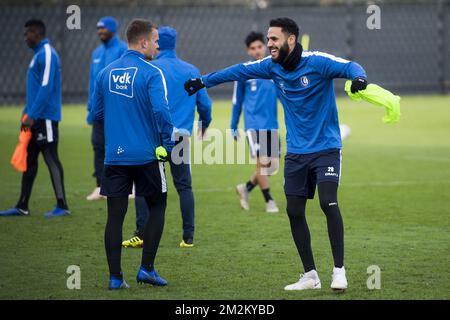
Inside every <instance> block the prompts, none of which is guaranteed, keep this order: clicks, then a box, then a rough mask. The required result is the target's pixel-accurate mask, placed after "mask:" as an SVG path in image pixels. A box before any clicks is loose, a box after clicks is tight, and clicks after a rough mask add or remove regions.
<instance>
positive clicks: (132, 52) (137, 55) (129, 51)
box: [124, 49, 145, 59]
mask: <svg viewBox="0 0 450 320" xmlns="http://www.w3.org/2000/svg"><path fill="white" fill-rule="evenodd" d="M125 55H127V56H128V55H132V56H136V57H138V58H141V59H145V56H144V54H142V53H140V52H138V51H136V50H130V49H128V50H127V51H125V53H124V56H125Z"/></svg>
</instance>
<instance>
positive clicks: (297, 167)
mask: <svg viewBox="0 0 450 320" xmlns="http://www.w3.org/2000/svg"><path fill="white" fill-rule="evenodd" d="M340 177H341V150H340V149H328V150H323V151H319V152H315V153H310V154H294V153H288V154H286V156H285V157H284V193H285V194H286V195H287V196H300V197H305V198H308V199H313V198H314V193H315V192H316V185H317V184H318V183H321V182H325V181H331V182H336V183H339V179H340Z"/></svg>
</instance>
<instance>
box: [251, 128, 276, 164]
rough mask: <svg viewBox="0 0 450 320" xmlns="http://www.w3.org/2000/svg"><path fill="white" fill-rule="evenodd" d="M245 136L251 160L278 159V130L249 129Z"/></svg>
mask: <svg viewBox="0 0 450 320" xmlns="http://www.w3.org/2000/svg"><path fill="white" fill-rule="evenodd" d="M246 134H247V141H248V145H249V147H250V156H251V157H252V158H256V157H269V158H272V157H274V158H279V157H280V154H281V153H280V134H279V131H278V130H275V129H274V130H254V129H249V130H247V131H246Z"/></svg>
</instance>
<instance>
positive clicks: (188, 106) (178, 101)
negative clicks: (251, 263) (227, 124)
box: [123, 26, 211, 248]
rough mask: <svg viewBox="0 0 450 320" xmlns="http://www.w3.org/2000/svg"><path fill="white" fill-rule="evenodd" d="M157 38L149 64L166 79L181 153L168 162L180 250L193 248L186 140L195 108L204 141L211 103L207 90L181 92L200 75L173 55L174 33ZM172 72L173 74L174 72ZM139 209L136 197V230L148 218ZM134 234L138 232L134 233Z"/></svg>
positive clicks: (161, 30) (164, 30) (169, 30)
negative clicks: (174, 192) (179, 229)
mask: <svg viewBox="0 0 450 320" xmlns="http://www.w3.org/2000/svg"><path fill="white" fill-rule="evenodd" d="M158 35H159V40H158V45H159V54H158V56H157V58H156V60H154V61H152V64H154V65H155V66H157V67H159V68H160V69H161V70H162V72H163V73H164V76H165V79H166V83H167V92H168V100H169V108H170V114H171V116H172V121H173V125H174V128H176V129H175V145H176V146H175V148H174V150H180V152H172V156H171V159H170V161H169V162H170V171H171V173H172V178H173V182H174V185H175V188H176V189H177V192H178V196H179V200H180V210H181V215H182V219H183V236H182V240H181V243H180V247H181V248H191V247H193V246H194V217H195V205H194V194H193V192H192V177H191V170H190V161H189V159H190V155H189V149H190V148H189V137H190V136H191V135H192V128H193V123H194V118H195V109H196V106H197V112H198V114H199V125H198V132H199V138H203V136H204V135H205V133H206V129H207V128H208V126H209V124H210V123H211V99H210V98H209V96H208V93H207V92H206V90H200V91H198V92H197V93H196V94H194V95H192V96H188V94H187V93H186V92H185V91H184V90H183V84H184V81H185V80H186V79H189V78H197V77H199V76H200V71H199V70H198V69H197V68H196V67H195V66H193V65H192V64H189V63H187V62H186V61H183V60H181V59H180V58H178V57H177V55H176V52H175V48H176V39H177V32H176V30H175V29H174V28H171V27H166V26H161V27H159V29H158ZM174 70H176V71H175V72H174ZM141 207H143V208H145V203H144V204H143V205H141V206H140V205H139V201H138V199H137V197H136V208H137V210H136V218H137V221H136V222H137V223H136V224H137V228H138V230H139V229H143V227H144V226H145V221H146V216H144V217H143V216H142V214H141V213H142V212H145V214H146V215H148V209H147V210H145V211H144V210H142V209H140V208H141ZM139 221H141V223H139ZM136 233H139V232H138V231H136ZM130 240H131V239H130ZM126 244H128V242H127V241H124V243H123V245H126Z"/></svg>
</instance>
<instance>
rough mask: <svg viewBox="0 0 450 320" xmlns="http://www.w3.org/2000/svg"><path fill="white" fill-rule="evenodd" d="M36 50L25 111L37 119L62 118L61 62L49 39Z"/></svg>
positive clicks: (28, 80) (57, 119)
mask: <svg viewBox="0 0 450 320" xmlns="http://www.w3.org/2000/svg"><path fill="white" fill-rule="evenodd" d="M32 49H33V51H34V56H33V59H31V62H30V65H29V67H28V72H27V101H26V104H25V108H24V110H23V111H24V113H26V114H28V117H29V118H31V119H33V120H35V119H48V120H53V121H60V120H61V63H60V60H59V56H58V53H57V52H56V50H55V48H53V47H52V46H51V45H50V43H49V42H48V39H44V40H42V41H41V42H40V43H39V44H38V45H37V46H36V47H33V48H32Z"/></svg>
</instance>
